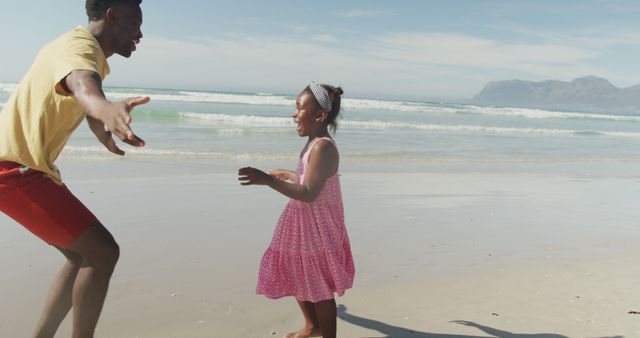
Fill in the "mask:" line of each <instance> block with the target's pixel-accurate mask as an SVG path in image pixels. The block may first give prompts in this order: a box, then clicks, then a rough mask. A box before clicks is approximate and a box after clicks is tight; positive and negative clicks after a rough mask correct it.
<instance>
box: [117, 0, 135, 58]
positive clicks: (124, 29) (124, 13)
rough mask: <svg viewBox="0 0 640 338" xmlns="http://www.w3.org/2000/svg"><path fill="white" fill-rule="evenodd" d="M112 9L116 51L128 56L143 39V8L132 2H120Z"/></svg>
mask: <svg viewBox="0 0 640 338" xmlns="http://www.w3.org/2000/svg"><path fill="white" fill-rule="evenodd" d="M112 10H113V12H112V16H111V17H110V19H111V23H112V25H113V35H114V36H113V41H114V52H115V53H116V54H120V55H122V56H124V57H126V58H128V57H129V56H131V53H133V51H134V50H136V45H137V44H138V43H139V42H140V39H142V31H141V30H140V27H141V26H142V10H141V9H140V6H138V5H130V4H118V5H116V6H114V7H113V8H112Z"/></svg>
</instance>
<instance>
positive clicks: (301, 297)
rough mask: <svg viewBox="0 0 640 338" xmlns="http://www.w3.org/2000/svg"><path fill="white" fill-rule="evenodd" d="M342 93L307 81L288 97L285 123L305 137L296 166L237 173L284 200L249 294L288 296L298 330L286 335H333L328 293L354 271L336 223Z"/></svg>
mask: <svg viewBox="0 0 640 338" xmlns="http://www.w3.org/2000/svg"><path fill="white" fill-rule="evenodd" d="M341 95H342V89H341V88H340V87H337V88H336V87H332V86H329V85H319V84H317V83H315V82H311V83H310V84H309V85H308V86H307V87H306V88H305V89H304V90H303V91H302V92H301V93H300V95H298V97H297V99H296V110H295V111H294V113H293V121H294V122H295V123H296V124H297V125H298V127H297V131H298V135H299V136H302V137H307V138H308V140H307V143H306V145H305V147H304V148H303V149H302V152H301V155H300V161H299V162H298V169H297V170H296V171H295V172H293V171H289V170H275V171H272V172H270V173H269V174H267V173H265V172H263V171H261V170H258V169H255V168H251V167H247V168H242V169H240V170H239V175H240V177H239V180H240V182H241V184H242V185H253V184H258V185H268V186H269V187H271V188H272V189H274V190H275V191H277V192H279V193H281V194H283V195H285V196H287V197H289V198H291V200H290V201H289V203H288V204H287V206H286V207H285V209H284V211H283V212H282V215H281V216H280V219H279V220H278V224H277V225H276V229H275V232H274V234H273V239H272V240H271V245H270V246H269V248H267V251H266V252H265V253H264V256H263V257H262V261H261V263H260V273H259V276H258V286H257V289H256V292H257V293H258V294H263V295H265V296H267V297H269V298H273V299H276V298H281V297H285V296H294V297H295V298H296V300H297V301H298V305H299V306H300V309H301V310H302V314H303V316H304V319H305V326H304V328H302V329H301V330H300V331H297V332H293V333H289V334H287V335H285V337H287V338H303V337H318V336H322V337H325V338H328V337H335V336H336V302H335V299H334V294H338V295H339V296H341V295H343V294H344V291H345V290H346V289H349V288H351V286H352V284H353V277H354V274H355V269H354V264H353V257H352V256H351V248H350V245H349V237H348V235H347V230H346V228H345V224H344V210H343V207H342V194H341V192H340V175H339V173H338V163H339V155H338V148H337V147H336V143H335V141H334V140H333V138H332V137H331V136H330V134H329V129H331V130H332V131H333V132H335V130H336V127H337V124H336V117H337V116H338V113H339V112H340V98H341Z"/></svg>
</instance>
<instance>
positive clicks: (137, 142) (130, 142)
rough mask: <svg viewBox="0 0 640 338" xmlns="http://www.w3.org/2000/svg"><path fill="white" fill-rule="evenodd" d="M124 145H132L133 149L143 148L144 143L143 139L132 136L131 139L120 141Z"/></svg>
mask: <svg viewBox="0 0 640 338" xmlns="http://www.w3.org/2000/svg"><path fill="white" fill-rule="evenodd" d="M122 141H123V142H124V143H126V144H128V145H132V146H134V147H144V146H145V144H146V143H145V142H144V140H143V139H141V138H139V137H138V136H137V135H135V134H134V135H133V138H132V139H125V140H122Z"/></svg>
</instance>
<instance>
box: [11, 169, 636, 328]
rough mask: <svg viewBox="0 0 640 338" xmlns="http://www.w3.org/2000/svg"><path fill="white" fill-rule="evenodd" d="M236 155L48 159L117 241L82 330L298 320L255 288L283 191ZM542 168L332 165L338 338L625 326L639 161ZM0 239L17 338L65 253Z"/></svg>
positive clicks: (630, 319) (288, 307)
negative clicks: (341, 291) (347, 275)
mask: <svg viewBox="0 0 640 338" xmlns="http://www.w3.org/2000/svg"><path fill="white" fill-rule="evenodd" d="M238 165H242V164H240V163H238V164H237V165H236V164H235V163H227V164H225V165H217V164H212V163H197V162H196V163H171V162H168V161H130V160H129V161H127V160H123V161H104V162H97V163H96V162H93V163H88V162H82V161H72V160H68V161H61V163H60V166H61V168H62V171H63V174H64V178H65V180H66V182H67V184H68V186H69V187H70V189H71V190H72V191H74V193H75V194H76V195H77V196H78V197H79V198H80V199H81V200H82V201H84V202H85V204H86V205H88V206H89V207H90V209H91V210H93V211H94V213H95V214H96V215H97V216H98V217H99V218H100V219H101V221H102V222H103V223H104V224H105V225H106V226H107V227H108V228H109V229H110V230H111V231H112V233H113V234H114V235H115V237H116V239H117V240H118V241H119V243H120V246H121V250H122V255H121V260H120V262H119V265H118V267H117V270H116V273H115V275H114V278H113V282H112V284H111V290H110V293H109V296H108V299H107V303H106V306H105V308H104V311H103V314H102V317H101V320H100V324H99V329H98V332H97V334H96V337H99V338H107V337H115V338H120V337H122V338H127V337H130V338H134V337H139V338H146V337H153V338H163V337H167V338H169V337H176V338H191V337H193V338H200V337H256V338H258V337H273V336H275V337H281V336H282V335H283V334H284V333H286V332H287V331H290V330H293V329H297V328H299V327H300V326H301V324H302V318H301V316H300V314H299V312H298V309H297V306H296V305H295V302H294V300H293V299H290V298H285V299H282V300H278V301H272V300H268V299H265V298H263V297H260V296H257V295H255V294H254V288H255V277H256V274H257V267H258V263H259V259H260V257H261V255H262V253H263V251H264V249H265V248H266V246H267V245H268V243H269V241H270V238H271V233H272V231H273V227H274V225H275V222H276V220H277V217H278V215H279V213H280V212H281V210H282V208H283V207H284V205H285V203H286V198H284V197H283V196H279V195H277V194H276V193H274V192H272V191H270V190H268V189H267V188H264V187H240V186H239V185H238V183H237V178H236V174H235V168H236V167H237V166H238ZM551 166H552V164H545V165H531V166H530V165H524V166H519V167H517V168H515V169H513V168H511V169H510V168H505V167H499V166H492V165H491V164H485V165H482V166H479V165H477V164H475V165H471V166H466V165H459V164H456V165H452V166H451V167H447V166H442V167H438V168H434V170H428V169H427V170H421V172H414V173H410V172H405V173H402V172H393V171H392V172H386V173H383V172H374V171H372V170H360V169H358V168H347V169H345V170H343V173H342V177H341V179H342V185H343V193H344V200H345V209H346V213H347V222H348V224H347V227H348V230H349V233H350V237H351V241H352V248H353V252H354V256H355V260H356V269H357V273H356V281H355V286H354V288H353V289H352V290H349V291H347V293H346V295H345V296H344V297H341V298H339V299H338V300H337V302H338V304H341V306H340V311H339V317H340V319H339V320H338V336H339V337H394V338H401V337H417V338H426V337H450V338H463V337H514V338H519V337H535V338H551V337H640V315H637V314H630V313H629V312H630V311H640V295H639V293H637V292H636V290H635V289H636V288H638V286H639V285H640V269H638V265H639V264H638V263H639V262H640V247H639V246H638V245H637V243H638V240H639V239H640V217H639V216H640V208H638V197H640V194H639V193H638V192H639V191H640V190H639V188H640V184H639V183H640V178H639V177H640V176H638V175H635V174H634V173H633V169H634V168H638V166H637V164H629V163H621V164H616V165H615V167H616V170H609V169H608V168H604V169H603V168H602V167H599V166H598V165H597V164H593V163H591V164H586V166H587V168H585V166H583V165H580V166H577V165H575V166H569V167H570V168H569V169H567V170H565V169H564V168H563V169H562V170H550V169H549V168H550V167H551ZM589 166H591V167H589ZM574 169H575V170H574ZM611 172H615V175H609V174H608V173H611ZM0 233H2V236H1V237H0V267H1V268H2V269H3V270H4V273H2V274H1V275H0V299H1V300H2V304H3V305H2V306H1V307H0V337H7V338H14V337H15V338H18V337H28V336H30V334H31V333H32V330H33V327H34V325H35V321H36V320H37V318H38V316H39V313H40V307H41V305H42V303H43V300H44V297H45V295H46V292H47V289H48V286H49V284H50V282H51V280H52V278H53V276H54V273H55V272H56V270H57V269H58V268H59V267H60V266H61V264H62V262H63V260H62V256H61V255H60V254H58V253H57V251H55V250H54V249H52V248H50V247H48V246H46V245H45V244H43V243H41V242H40V241H39V240H37V239H36V238H35V237H33V236H31V235H30V234H28V233H27V232H26V231H25V230H24V229H23V228H22V227H20V226H19V225H17V224H16V223H14V222H13V221H12V220H10V219H8V218H7V217H5V216H4V215H0ZM68 336H69V322H68V321H65V323H64V324H63V326H62V328H61V330H60V332H59V334H58V337H68Z"/></svg>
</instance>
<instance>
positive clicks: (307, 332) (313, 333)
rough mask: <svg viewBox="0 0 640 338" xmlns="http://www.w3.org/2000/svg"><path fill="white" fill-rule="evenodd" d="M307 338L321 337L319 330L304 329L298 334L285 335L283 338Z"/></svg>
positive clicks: (312, 328)
mask: <svg viewBox="0 0 640 338" xmlns="http://www.w3.org/2000/svg"><path fill="white" fill-rule="evenodd" d="M307 337H322V334H321V333H320V329H319V328H314V327H305V328H304V329H302V330H300V331H298V332H291V333H287V334H286V335H285V336H284V337H283V338H307Z"/></svg>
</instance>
